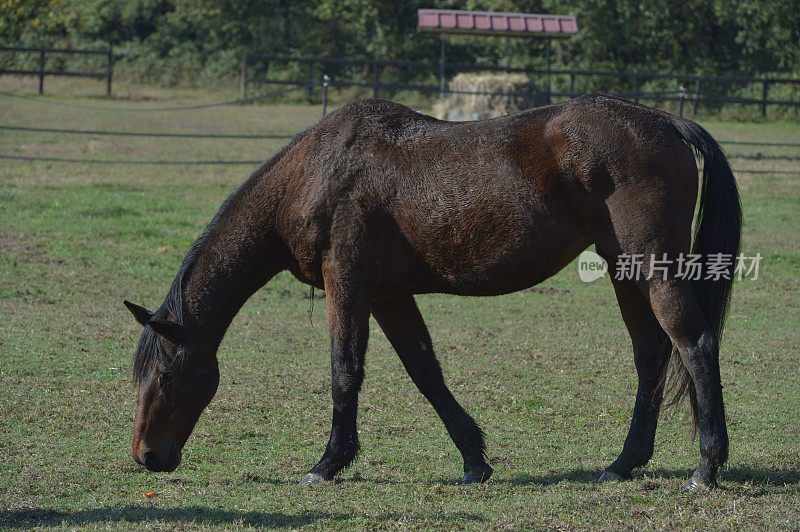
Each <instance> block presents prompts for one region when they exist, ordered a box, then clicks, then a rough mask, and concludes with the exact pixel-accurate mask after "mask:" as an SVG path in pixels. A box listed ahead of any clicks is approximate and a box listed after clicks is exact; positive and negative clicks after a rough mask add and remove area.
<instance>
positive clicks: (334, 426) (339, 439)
mask: <svg viewBox="0 0 800 532" xmlns="http://www.w3.org/2000/svg"><path fill="white" fill-rule="evenodd" d="M323 276H324V278H325V293H326V296H327V297H326V304H327V307H328V325H329V327H330V334H331V394H332V396H333V419H332V422H331V434H330V438H329V440H328V445H327V446H326V447H325V453H324V454H323V455H322V458H321V459H320V461H319V462H318V463H317V465H315V466H314V467H313V468H311V471H310V472H309V473H308V475H306V476H305V478H303V480H302V481H301V482H300V483H301V484H308V483H312V482H319V481H322V480H332V479H333V477H334V476H335V475H336V474H337V473H338V472H339V471H341V470H342V469H344V468H345V467H347V466H348V465H349V464H350V462H352V461H353V459H354V458H355V457H356V454H357V453H358V449H359V444H358V431H357V430H356V415H357V412H358V392H359V390H360V389H361V383H362V381H363V380H364V353H365V352H366V350H367V339H368V337H369V298H368V297H367V296H366V294H365V293H364V290H363V286H362V287H361V288H359V286H354V284H356V283H352V282H348V280H349V279H351V278H352V277H353V276H351V275H343V272H341V271H338V272H337V271H333V269H328V270H327V271H326V270H325V268H323Z"/></svg>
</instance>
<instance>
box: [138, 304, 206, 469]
mask: <svg viewBox="0 0 800 532" xmlns="http://www.w3.org/2000/svg"><path fill="white" fill-rule="evenodd" d="M125 306H126V307H128V310H130V311H131V313H132V314H133V315H134V317H135V318H136V321H138V322H139V323H140V324H141V325H142V326H143V327H144V331H142V336H141V338H140V339H139V346H138V347H137V351H136V357H135V359H134V375H135V378H136V381H137V382H138V384H139V397H138V399H137V402H136V419H135V420H134V426H133V442H132V445H131V450H132V452H133V459H134V460H136V462H138V463H139V464H142V465H143V466H145V467H146V468H147V469H149V470H150V471H173V470H174V469H175V468H176V467H178V464H179V463H180V461H181V449H183V446H184V444H185V443H186V440H187V439H188V438H189V435H190V434H191V433H192V429H193V428H194V426H195V424H196V423H197V420H198V418H199V417H200V414H201V413H202V411H203V409H204V408H205V407H206V406H207V405H208V403H210V402H211V398H212V397H214V393H216V391H217V385H218V384H219V369H218V366H217V358H216V353H215V351H216V350H215V349H214V350H209V349H208V348H207V347H204V346H202V345H197V344H198V343H200V342H199V341H198V339H197V338H190V336H191V335H189V334H188V333H187V329H186V327H184V326H183V325H180V324H179V323H177V322H176V321H174V318H173V317H172V316H170V315H169V314H168V313H167V315H166V316H164V317H160V316H156V315H154V314H152V313H151V312H149V311H148V310H147V309H145V308H143V307H140V306H138V305H134V304H133V303H129V302H127V301H126V302H125Z"/></svg>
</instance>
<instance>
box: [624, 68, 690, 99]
mask: <svg viewBox="0 0 800 532" xmlns="http://www.w3.org/2000/svg"><path fill="white" fill-rule="evenodd" d="M633 101H634V102H636V103H639V69H638V68H637V69H636V70H634V71H633ZM681 105H683V100H681Z"/></svg>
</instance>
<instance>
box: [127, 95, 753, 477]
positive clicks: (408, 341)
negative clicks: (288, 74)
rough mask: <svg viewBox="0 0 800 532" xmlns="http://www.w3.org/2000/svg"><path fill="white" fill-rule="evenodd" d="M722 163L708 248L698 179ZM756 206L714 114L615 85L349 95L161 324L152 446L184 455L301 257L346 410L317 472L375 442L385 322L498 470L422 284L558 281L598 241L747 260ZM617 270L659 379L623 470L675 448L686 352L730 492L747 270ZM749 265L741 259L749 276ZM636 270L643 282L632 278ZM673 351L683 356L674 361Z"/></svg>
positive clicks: (255, 178)
mask: <svg viewBox="0 0 800 532" xmlns="http://www.w3.org/2000/svg"><path fill="white" fill-rule="evenodd" d="M692 147H693V148H694V149H696V150H697V151H698V152H700V153H701V154H702V156H703V158H704V160H705V163H704V172H703V178H702V193H701V195H700V210H699V215H698V224H697V230H696V232H695V235H694V243H693V244H692V243H691V240H692V235H691V229H692V217H693V213H694V209H695V205H696V202H697V192H698V174H697V167H696V163H695V159H694V154H693V151H692ZM740 229H741V209H740V206H739V196H738V192H737V189H736V184H735V181H734V177H733V174H732V173H731V170H730V167H729V166H728V163H727V161H726V159H725V157H724V155H723V154H722V151H721V150H720V148H719V146H718V145H717V143H716V142H715V141H714V140H713V139H712V138H711V136H710V135H709V134H708V133H707V132H706V131H704V130H703V129H702V128H701V127H700V126H698V125H697V124H695V123H693V122H690V121H688V120H684V119H680V118H677V117H675V116H671V115H669V114H666V113H663V112H660V111H657V110H654V109H650V108H647V107H643V106H640V105H634V104H632V103H629V102H627V101H624V100H619V99H616V98H611V97H606V96H586V97H581V98H577V99H575V100H571V101H569V102H566V103H563V104H559V105H552V106H548V107H542V108H538V109H533V110H529V111H525V112H522V113H518V114H515V115H511V116H504V117H500V118H495V119H492V120H483V121H477V122H461V123H450V122H443V121H440V120H436V119H434V118H431V117H429V116H425V115H423V114H420V113H417V112H415V111H413V110H411V109H409V108H407V107H404V106H402V105H398V104H394V103H391V102H386V101H380V100H368V101H360V102H356V103H353V104H351V105H347V106H345V107H342V108H341V109H339V110H337V111H336V112H334V113H332V114H330V115H329V116H328V117H326V118H324V119H323V120H322V121H321V122H320V123H319V124H317V125H316V126H314V127H313V128H311V129H309V130H307V131H306V132H304V133H302V134H300V135H298V136H297V137H295V138H294V140H292V141H291V142H290V143H289V144H288V145H287V146H286V147H284V148H283V149H282V150H280V152H278V153H277V154H276V155H275V156H274V157H272V159H270V160H269V161H268V162H267V163H266V164H264V165H263V166H262V167H261V168H259V169H258V170H256V172H255V173H254V174H253V175H251V176H250V178H249V179H247V181H245V182H244V184H242V185H241V186H240V187H239V188H238V189H237V190H236V191H235V192H234V193H233V194H232V195H231V196H230V197H229V198H228V199H227V200H226V201H225V202H224V203H223V205H222V207H221V208H220V210H219V212H218V213H217V215H216V216H215V217H214V219H213V220H212V221H211V223H210V224H209V225H208V228H207V229H206V231H205V232H204V233H203V235H202V236H200V238H198V239H197V241H196V242H195V243H194V245H193V246H192V248H191V250H190V251H189V253H188V255H187V256H186V258H185V259H184V261H183V264H182V266H181V268H180V271H179V272H178V275H177V277H176V278H175V281H174V282H173V284H172V287H171V289H170V291H169V294H167V297H166V300H165V301H164V303H163V305H162V306H161V307H160V308H159V309H158V310H157V311H155V312H154V313H151V312H149V311H147V310H145V309H144V308H142V307H139V306H136V305H133V304H131V303H128V302H126V305H127V306H128V308H129V309H130V311H131V312H132V313H133V314H134V316H135V317H136V319H137V320H138V321H139V323H141V324H142V325H143V326H144V331H143V332H142V336H141V339H140V340H139V346H138V350H137V352H136V358H135V362H134V371H135V376H136V379H137V381H138V383H139V397H138V406H137V410H136V420H135V424H134V434H133V457H134V459H135V460H136V461H137V462H139V463H141V464H143V465H144V466H145V467H147V468H148V469H150V470H152V471H172V470H173V469H175V468H176V467H177V466H178V463H179V462H180V456H181V449H182V448H183V446H184V444H185V443H186V440H187V438H188V437H189V434H190V433H191V431H192V429H193V427H194V425H195V423H196V422H197V419H198V417H199V416H200V413H201V412H202V411H203V409H204V408H205V406H206V405H207V404H208V403H209V402H210V401H211V398H212V397H213V396H214V393H215V391H216V389H217V384H218V382H219V371H218V367H217V359H216V352H217V348H218V346H219V344H220V341H221V340H222V337H223V335H224V334H225V330H226V329H227V328H228V326H229V325H230V323H231V320H232V319H233V317H234V315H235V314H236V313H237V312H238V311H239V309H240V308H241V306H242V305H243V304H244V302H245V301H246V300H247V299H248V298H249V297H250V295H252V294H253V293H254V292H255V291H256V290H258V289H259V288H260V287H261V286H263V285H264V284H265V283H266V282H267V281H269V280H270V278H271V277H272V276H274V275H275V274H276V273H278V272H280V271H282V270H287V269H288V270H289V271H291V272H292V273H293V274H294V276H295V277H297V278H298V279H299V280H300V281H302V282H304V283H306V284H309V285H311V286H314V287H317V288H322V289H324V290H325V292H326V294H327V312H328V323H329V326H330V337H331V365H332V380H331V388H332V394H333V423H332V428H331V433H330V439H329V440H328V444H327V447H326V448H325V452H324V454H323V455H322V458H321V459H320V461H319V462H318V463H317V464H316V465H315V466H314V467H313V468H311V471H310V472H309V474H308V475H307V476H306V477H305V478H304V479H303V482H317V481H322V480H331V479H332V478H333V477H334V476H335V475H336V474H337V473H338V472H339V471H341V470H342V469H343V468H344V467H346V466H347V465H348V464H350V462H351V461H352V460H353V459H354V458H355V456H356V453H357V452H358V448H359V444H358V432H357V431H356V413H357V408H358V392H359V389H360V387H361V382H362V379H363V376H364V354H365V351H366V349H367V336H368V332H369V327H368V321H369V316H370V314H372V315H373V316H374V317H375V319H376V320H377V322H378V324H380V326H381V328H382V329H383V331H384V332H385V333H386V336H387V337H388V339H389V341H390V342H391V344H392V346H394V348H395V350H396V351H397V354H398V355H399V356H400V359H401V360H402V362H403V364H404V366H405V368H406V369H407V370H408V373H409V375H410V376H411V378H412V379H413V381H414V383H415V384H416V385H417V386H418V387H419V390H420V391H421V392H422V393H423V394H424V395H425V397H427V398H428V400H429V401H430V402H431V404H432V405H433V407H434V408H435V409H436V412H437V413H438V414H439V416H440V417H441V419H442V421H443V422H444V424H445V426H446V427H447V431H448V432H449V433H450V436H451V437H452V439H453V441H454V442H455V444H456V446H457V447H458V450H459V451H461V454H462V455H463V458H464V473H465V474H464V480H463V481H464V482H465V483H466V482H475V481H483V480H486V479H487V478H489V476H490V475H491V474H492V468H491V467H490V466H489V464H487V463H486V459H485V454H484V439H483V433H482V432H481V430H480V428H479V427H478V425H477V424H476V423H475V421H474V420H473V419H472V418H471V417H470V416H469V415H468V414H467V413H466V412H465V411H464V409H463V408H461V406H460V405H459V404H458V403H457V402H456V400H455V399H454V398H453V395H452V394H451V393H450V390H448V388H447V387H446V386H445V383H444V379H443V377H442V372H441V370H440V368H439V364H438V362H437V360H436V357H435V355H434V351H433V346H432V344H431V339H430V336H429V335H428V331H427V329H426V327H425V323H424V322H423V319H422V316H421V315H420V313H419V310H418V309H417V306H416V304H415V302H414V294H420V293H430V292H443V293H449V294H460V295H473V296H477V295H481V296H489V295H496V294H505V293H508V292H513V291H516V290H520V289H523V288H526V287H529V286H532V285H535V284H537V283H540V282H542V281H544V280H545V279H547V278H548V277H550V276H551V275H553V274H555V273H556V272H558V271H559V270H560V269H561V268H563V267H564V266H565V265H567V264H569V263H570V261H572V260H573V259H574V258H575V257H576V256H577V255H578V254H579V253H580V252H581V251H582V250H583V249H585V248H586V247H587V246H589V245H591V244H595V246H596V248H597V250H598V252H599V253H600V254H601V255H602V256H603V257H605V259H606V261H607V262H608V263H609V265H610V267H611V269H612V279H613V278H614V277H616V276H615V275H613V273H614V272H613V270H614V267H615V264H616V262H617V258H618V257H620V256H627V255H642V256H643V257H656V258H658V259H662V258H664V256H665V255H666V257H667V258H668V259H672V260H673V261H676V260H677V259H678V257H679V256H680V255H681V254H685V253H689V252H690V251H692V252H694V253H698V254H702V255H703V256H704V257H707V256H709V255H710V254H716V253H724V254H736V253H737V251H738V247H739V235H740ZM641 269H642V275H641V276H640V277H637V278H633V279H630V278H624V279H621V280H618V279H613V283H614V289H615V291H616V294H617V299H618V301H619V306H620V309H621V311H622V316H623V318H624V321H625V324H626V326H627V327H628V331H629V332H630V336H631V339H632V341H633V352H634V357H635V361H636V369H637V372H638V375H639V389H638V392H637V394H636V405H635V407H634V412H633V420H632V422H631V427H630V432H629V433H628V437H627V439H626V440H625V445H624V446H623V448H622V452H621V454H620V455H619V458H617V459H616V460H615V461H614V463H612V464H611V465H610V466H608V467H607V468H606V470H605V472H604V473H603V476H602V477H601V480H612V479H627V478H630V475H631V470H632V469H634V468H636V467H639V466H642V465H644V464H645V463H647V461H648V460H649V459H650V457H651V455H652V453H653V440H654V437H655V431H656V422H657V418H658V413H659V409H660V407H661V404H662V398H663V396H664V387H665V385H664V383H665V380H666V374H667V373H668V366H670V365H671V366H672V368H673V370H674V372H675V375H676V376H677V380H675V381H673V380H670V382H674V383H677V388H678V390H677V395H678V396H680V395H681V394H683V393H687V392H688V395H689V397H690V400H691V406H692V410H693V412H694V417H695V423H696V426H697V430H698V431H699V438H700V465H699V467H698V468H697V469H696V470H695V472H694V474H693V475H692V477H691V478H690V479H689V482H688V484H687V487H689V488H690V489H697V490H707V489H709V488H711V487H712V486H714V484H715V476H716V473H717V470H718V468H719V467H720V466H721V465H722V464H723V463H724V462H725V460H726V458H727V456H728V435H727V430H726V426H725V413H724V407H723V401H722V386H721V384H720V373H719V364H718V352H719V351H718V339H719V337H720V333H721V331H722V327H723V323H724V318H725V311H726V308H727V302H728V298H729V293H730V288H731V283H732V281H731V280H729V279H725V278H722V279H720V280H717V281H714V280H696V281H692V280H689V279H686V278H685V277H681V276H680V275H679V273H680V272H678V271H677V270H676V266H675V262H673V263H672V265H671V266H670V267H669V271H668V274H666V275H661V274H660V273H659V274H658V275H651V274H653V273H654V269H653V268H651V267H650V264H649V263H648V262H647V260H645V261H644V264H643V265H642V267H641ZM731 270H732V268H731V267H729V268H727V271H726V273H727V274H728V277H732V276H731V273H732V272H731ZM623 277H624V276H623ZM670 360H671V361H672V364H669V362H670Z"/></svg>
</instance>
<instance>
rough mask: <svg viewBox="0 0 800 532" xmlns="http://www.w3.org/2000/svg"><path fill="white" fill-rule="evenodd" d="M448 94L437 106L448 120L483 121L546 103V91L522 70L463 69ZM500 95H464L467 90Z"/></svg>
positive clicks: (453, 80)
mask: <svg viewBox="0 0 800 532" xmlns="http://www.w3.org/2000/svg"><path fill="white" fill-rule="evenodd" d="M449 88H450V90H452V91H459V92H457V93H448V94H446V95H445V98H444V100H443V101H438V102H436V104H435V105H434V106H433V114H434V115H435V116H436V117H437V118H441V119H444V120H480V119H483V118H492V117H495V116H501V115H505V114H509V113H515V112H517V111H521V110H523V109H529V108H531V107H536V106H537V105H542V104H543V103H544V99H543V97H542V93H541V91H540V90H539V89H537V88H536V87H535V86H534V84H533V83H532V81H531V79H530V78H529V77H528V76H526V75H525V74H521V73H496V72H462V73H460V74H457V75H456V76H455V77H454V78H453V79H452V80H451V81H450V83H449ZM465 92H466V93H473V92H474V93H487V92H488V93H500V94H492V95H490V94H464V93H465Z"/></svg>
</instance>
